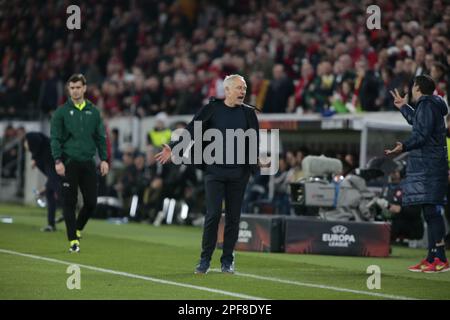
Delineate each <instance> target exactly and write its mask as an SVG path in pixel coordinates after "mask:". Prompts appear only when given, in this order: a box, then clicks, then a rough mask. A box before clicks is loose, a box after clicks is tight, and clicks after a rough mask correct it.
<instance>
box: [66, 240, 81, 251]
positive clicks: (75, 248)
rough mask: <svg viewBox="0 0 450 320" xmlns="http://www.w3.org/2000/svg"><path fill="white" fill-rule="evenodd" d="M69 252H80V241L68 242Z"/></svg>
mask: <svg viewBox="0 0 450 320" xmlns="http://www.w3.org/2000/svg"><path fill="white" fill-rule="evenodd" d="M69 252H75V253H78V252H80V241H78V240H72V241H70V248H69Z"/></svg>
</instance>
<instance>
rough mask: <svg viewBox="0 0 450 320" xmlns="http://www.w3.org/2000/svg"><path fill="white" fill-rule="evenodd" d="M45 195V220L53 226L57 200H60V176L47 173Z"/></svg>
mask: <svg viewBox="0 0 450 320" xmlns="http://www.w3.org/2000/svg"><path fill="white" fill-rule="evenodd" d="M45 197H46V199H47V222H48V225H49V226H53V227H54V226H55V213H56V208H57V203H58V200H59V201H61V178H60V177H59V176H58V175H56V174H55V175H49V176H48V178H47V183H46V184H45Z"/></svg>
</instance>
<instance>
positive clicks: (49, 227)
mask: <svg viewBox="0 0 450 320" xmlns="http://www.w3.org/2000/svg"><path fill="white" fill-rule="evenodd" d="M41 231H42V232H55V231H56V227H54V226H50V225H48V226H46V227H44V228H41Z"/></svg>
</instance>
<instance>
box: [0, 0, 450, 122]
mask: <svg viewBox="0 0 450 320" xmlns="http://www.w3.org/2000/svg"><path fill="white" fill-rule="evenodd" d="M232 2H233V1H232ZM369 2H370V1H360V2H354V1H348V0H339V1H333V2H329V1H307V0H293V1H274V0H270V1H255V0H242V1H234V2H233V3H234V5H229V1H214V2H211V1H184V0H177V1H175V0H172V1H170V0H168V1H156V0H154V1H152V0H145V1H143V0H134V1H118V0H116V1H106V0H101V1H93V0H90V1H83V3H82V4H80V8H81V30H68V29H67V28H66V19H67V17H68V14H67V13H66V8H67V7H68V6H69V5H70V4H71V3H69V1H67V0H50V1H30V2H29V3H28V5H27V7H26V8H25V9H24V7H21V6H15V5H14V2H5V3H3V4H2V6H3V7H4V8H3V9H4V10H3V12H4V13H5V14H4V15H3V16H2V17H1V18H0V56H1V69H0V75H1V79H0V117H1V118H5V117H6V118H32V119H35V118H36V116H38V115H47V114H49V113H50V112H51V111H52V110H54V109H55V108H56V106H57V105H59V104H61V103H62V102H63V100H64V99H65V98H66V96H65V94H64V82H65V81H66V80H67V78H68V77H69V76H70V75H71V74H73V73H75V72H81V73H83V74H85V75H86V77H87V79H88V83H89V92H88V96H89V98H90V99H91V100H92V101H93V102H94V103H96V104H97V105H98V106H99V107H100V108H101V109H102V110H103V111H104V113H105V114H107V115H109V116H117V115H122V114H133V115H137V116H145V115H155V114H157V113H158V112H160V111H164V112H166V113H168V114H192V113H194V112H195V111H196V110H197V109H198V108H199V107H200V106H201V105H202V103H204V102H205V101H206V100H207V99H208V97H210V96H217V97H222V96H223V87H222V83H221V81H222V79H223V77H224V76H225V75H227V74H230V73H239V74H242V75H243V76H244V77H245V78H246V79H247V80H248V84H249V91H248V94H247V101H248V102H250V103H252V104H255V105H256V106H258V107H259V108H260V109H262V111H263V112H266V113H285V112H299V113H302V112H304V113H308V112H321V113H324V114H329V113H334V112H357V111H359V110H362V111H377V110H391V109H392V108H393V106H392V101H391V100H392V99H390V96H389V90H390V89H392V88H404V90H403V91H407V90H408V89H407V88H408V85H409V84H410V81H411V79H412V77H413V76H414V75H418V74H422V73H428V74H431V75H432V77H433V78H434V79H435V80H436V82H437V83H438V84H439V85H438V89H437V93H438V94H439V95H442V96H448V90H449V86H448V80H449V79H448V76H449V71H448V70H449V64H450V51H449V48H450V43H449V41H450V40H449V39H450V6H449V5H448V4H445V1H442V0H434V1H428V2H426V3H424V2H423V1H420V0H412V1H407V2H404V1H376V2H375V3H377V4H378V5H379V6H380V8H381V29H379V30H376V29H375V30H368V29H367V27H366V19H367V16H368V15H367V14H366V8H367V6H368V5H370V4H372V3H371V2H370V3H369ZM423 6H425V7H426V8H425V7H423Z"/></svg>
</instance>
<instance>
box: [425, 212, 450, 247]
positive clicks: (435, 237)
mask: <svg viewBox="0 0 450 320" xmlns="http://www.w3.org/2000/svg"><path fill="white" fill-rule="evenodd" d="M422 211H423V217H424V219H425V221H426V222H427V228H428V249H429V250H431V249H433V248H436V243H439V242H441V241H442V240H443V239H444V238H445V221H444V217H443V206H441V205H436V204H423V205H422Z"/></svg>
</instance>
